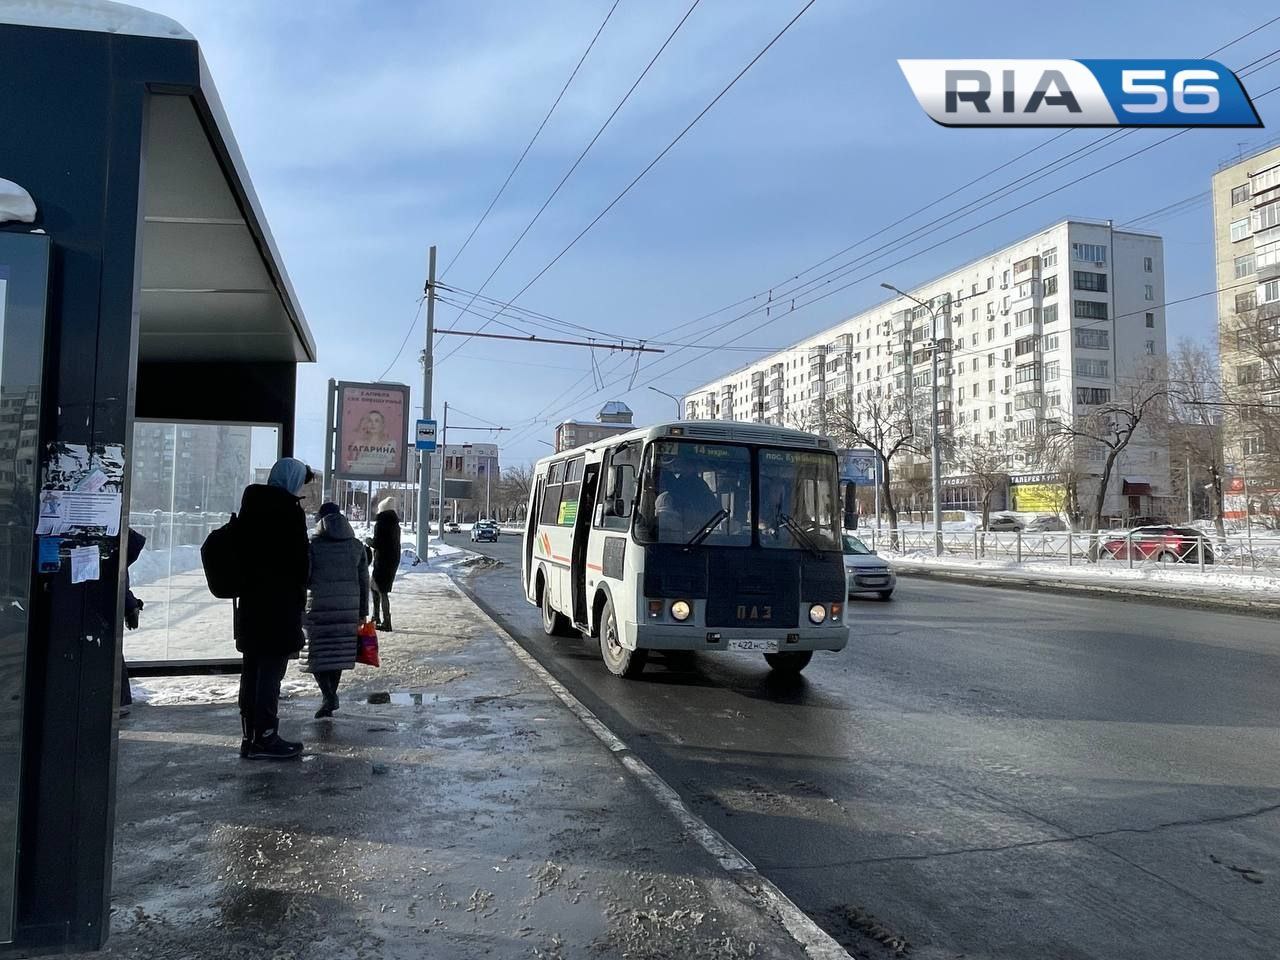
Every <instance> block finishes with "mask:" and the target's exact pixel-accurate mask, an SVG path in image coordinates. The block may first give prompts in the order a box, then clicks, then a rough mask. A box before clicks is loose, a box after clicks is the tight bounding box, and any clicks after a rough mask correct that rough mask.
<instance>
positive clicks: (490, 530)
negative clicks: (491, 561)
mask: <svg viewBox="0 0 1280 960" xmlns="http://www.w3.org/2000/svg"><path fill="white" fill-rule="evenodd" d="M471 542H472V543H480V542H486V543H497V542H498V525H497V524H496V523H494V522H493V521H492V520H477V521H476V522H475V523H473V524H472V525H471Z"/></svg>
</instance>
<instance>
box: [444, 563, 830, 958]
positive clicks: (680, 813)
mask: <svg viewBox="0 0 1280 960" xmlns="http://www.w3.org/2000/svg"><path fill="white" fill-rule="evenodd" d="M449 585H450V586H451V587H452V588H453V589H454V590H456V591H457V592H458V594H459V595H460V596H462V597H464V598H465V599H467V600H469V601H471V604H472V606H474V607H475V608H476V610H477V611H478V612H479V613H480V615H481V616H482V617H483V618H484V619H485V620H487V621H488V622H489V625H490V626H491V627H492V628H493V630H494V632H496V633H497V635H498V636H499V637H501V638H502V642H503V643H504V644H505V645H506V647H507V649H508V650H510V651H511V653H512V655H513V656H514V657H515V658H516V659H517V660H519V661H520V662H521V663H523V664H524V665H525V666H526V667H528V668H529V670H530V671H531V672H532V673H533V675H534V676H536V677H537V678H538V679H539V680H541V681H542V682H543V683H544V684H546V686H547V688H548V689H550V690H551V692H552V693H553V694H555V696H556V698H557V699H558V700H559V701H560V702H561V703H563V704H564V705H565V706H566V707H568V708H569V711H570V712H571V713H572V714H573V715H574V716H576V717H577V718H578V719H579V720H580V721H581V722H582V724H583V725H584V726H585V727H586V728H587V729H588V730H590V731H591V732H592V733H593V734H595V736H596V738H597V739H598V740H599V741H600V742H601V743H603V744H604V745H605V746H606V747H608V748H609V750H610V752H612V753H613V754H614V755H615V756H616V757H617V758H618V760H619V762H621V763H622V765H623V766H624V767H626V768H627V770H628V771H629V772H630V773H631V775H632V776H634V777H635V778H636V779H637V780H639V781H640V784H641V785H642V786H643V787H644V788H645V789H646V790H648V791H649V793H650V795H651V796H652V797H653V798H654V799H655V800H657V801H658V803H660V804H661V805H662V806H663V808H664V809H666V811H667V812H668V813H670V814H671V816H672V817H673V818H674V819H675V821H676V822H677V823H678V824H680V827H681V829H682V830H683V831H684V833H685V835H686V836H688V837H689V838H690V839H692V840H693V841H695V842H696V843H697V844H698V845H699V846H700V847H702V849H703V850H705V851H706V852H707V853H708V854H710V855H711V856H712V858H713V859H715V861H716V862H717V863H718V864H720V867H721V869H722V870H724V871H725V873H727V874H728V875H729V877H730V878H731V879H732V880H733V881H734V882H735V883H736V884H737V885H738V886H739V887H740V888H741V889H742V890H743V891H744V892H745V893H746V894H747V895H748V896H749V897H751V898H752V899H753V900H754V901H755V902H756V903H757V904H759V905H760V906H762V907H763V908H764V909H765V911H766V912H768V913H772V914H773V916H774V917H775V918H776V919H777V920H778V922H779V923H780V924H781V925H782V927H783V929H784V930H786V931H787V933H788V934H789V935H790V936H791V939H793V940H794V941H795V942H796V943H798V944H800V946H801V947H803V948H804V951H805V953H807V954H808V955H809V956H810V957H811V958H813V960H854V958H853V957H852V956H851V955H850V954H849V952H848V951H846V950H845V949H844V947H842V946H840V944H839V943H838V942H837V941H836V940H835V939H834V938H833V937H832V936H831V935H830V934H829V933H827V932H826V931H825V930H823V929H822V928H821V927H820V926H818V924H816V923H815V922H814V921H813V919H812V918H811V917H810V916H809V915H808V914H807V913H805V912H804V911H803V910H801V909H800V908H799V907H797V906H796V905H795V904H794V903H793V902H792V901H791V899H790V898H789V897H788V896H787V895H786V894H785V893H783V892H782V891H781V890H779V889H778V887H777V886H776V885H775V884H774V883H772V882H771V881H770V880H768V879H766V878H765V877H764V875H763V874H761V873H760V871H759V870H757V869H756V867H755V865H754V864H753V863H752V862H751V861H750V860H748V859H747V858H746V857H745V856H744V855H743V854H742V852H741V851H740V850H738V848H737V847H735V846H734V845H733V844H732V843H730V842H729V841H728V840H726V839H725V838H724V837H723V836H722V835H721V834H720V832H719V831H717V830H716V829H715V828H714V827H712V826H711V825H710V824H709V823H707V822H706V821H705V820H703V819H702V818H701V817H699V816H698V815H697V814H696V813H694V812H693V811H692V810H690V809H689V807H688V806H687V805H686V804H685V802H684V801H683V800H682V799H681V798H680V794H679V793H677V792H676V791H675V790H674V789H673V788H672V786H671V785H670V784H669V783H667V781H666V780H664V779H662V777H661V776H660V775H659V774H658V772H657V771H656V770H654V769H653V768H652V767H651V766H649V765H648V764H647V763H645V762H644V761H643V760H641V759H640V757H638V756H637V755H636V754H635V752H634V751H632V750H631V748H630V747H628V746H627V745H626V743H625V742H624V741H623V740H622V738H620V737H619V736H618V735H617V734H615V733H614V732H613V731H612V730H610V729H609V728H608V727H607V726H606V725H605V724H604V723H603V722H602V721H601V720H600V718H599V717H597V716H596V715H595V714H594V713H593V712H592V711H591V709H590V708H589V707H587V705H586V704H584V703H583V702H582V701H581V700H579V699H578V698H577V697H575V696H574V695H573V694H572V693H570V692H569V689H568V688H567V687H566V686H565V685H564V684H562V683H561V682H560V681H559V680H557V679H556V678H555V677H553V676H552V675H551V672H550V671H549V670H547V668H546V667H544V666H543V665H542V664H541V663H539V662H538V660H537V658H536V657H534V656H533V654H531V653H530V652H529V651H528V650H526V649H525V648H524V647H523V646H521V644H520V642H519V641H518V640H516V638H515V637H513V636H512V635H511V634H510V633H509V632H508V631H507V630H506V629H505V628H504V627H503V626H502V624H500V623H498V621H497V620H495V619H494V618H493V617H492V616H490V615H489V612H488V611H487V610H485V609H484V607H482V606H481V605H480V603H479V602H478V601H477V599H476V598H475V597H473V596H471V595H470V594H468V593H467V591H465V590H463V588H462V587H461V586H459V585H458V584H457V583H456V582H455V581H453V580H452V579H451V580H450V581H449Z"/></svg>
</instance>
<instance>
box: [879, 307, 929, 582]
mask: <svg viewBox="0 0 1280 960" xmlns="http://www.w3.org/2000/svg"><path fill="white" fill-rule="evenodd" d="M880 286H882V287H884V288H885V289H886V290H892V291H893V292H894V293H896V294H898V296H900V297H906V298H907V299H908V300H910V301H912V302H913V303H918V304H919V305H920V306H922V307H924V308H925V309H926V310H928V311H929V319H930V321H931V323H932V325H933V326H932V329H933V350H931V351H930V353H931V354H932V360H933V363H932V376H931V377H930V379H931V380H932V383H931V384H930V396H931V398H932V402H931V403H930V404H929V406H930V410H929V425H930V428H931V430H932V436H931V437H930V438H929V448H930V449H929V453H930V459H931V461H932V467H933V470H932V472H933V552H934V556H938V557H940V556H942V444H941V442H940V440H941V438H940V437H939V435H938V354H939V353H941V352H942V340H941V339H940V338H939V336H938V334H939V330H938V311H937V310H935V309H934V308H933V306H932V304H928V303H925V302H924V301H923V300H920V299H918V298H916V297H913V296H912V295H911V294H909V293H903V292H902V291H901V290H899V289H898V288H897V287H895V286H894V285H893V284H891V283H882V284H880Z"/></svg>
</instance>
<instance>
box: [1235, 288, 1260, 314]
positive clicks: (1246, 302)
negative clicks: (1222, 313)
mask: <svg viewBox="0 0 1280 960" xmlns="http://www.w3.org/2000/svg"><path fill="white" fill-rule="evenodd" d="M1257 305H1258V294H1257V293H1256V292H1255V291H1253V290H1248V291H1246V292H1245V293H1237V294H1236V313H1248V312H1249V311H1250V310H1252V309H1253V308H1254V307H1256V306H1257Z"/></svg>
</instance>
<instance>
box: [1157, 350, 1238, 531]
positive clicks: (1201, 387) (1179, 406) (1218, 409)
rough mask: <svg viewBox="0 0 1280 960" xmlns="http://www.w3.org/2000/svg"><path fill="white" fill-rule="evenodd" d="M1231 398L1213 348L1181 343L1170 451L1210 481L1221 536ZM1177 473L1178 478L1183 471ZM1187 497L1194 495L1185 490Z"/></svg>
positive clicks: (1173, 374) (1172, 364)
mask: <svg viewBox="0 0 1280 960" xmlns="http://www.w3.org/2000/svg"><path fill="white" fill-rule="evenodd" d="M1226 396H1227V393H1226V391H1225V390H1224V389H1223V385H1222V380H1221V368H1220V366H1219V364H1218V361H1217V358H1216V357H1214V356H1213V353H1212V352H1211V351H1210V350H1209V348H1208V347H1207V346H1205V345H1204V344H1203V343H1199V342H1196V341H1193V340H1186V339H1183V340H1181V341H1179V342H1178V345H1177V347H1176V348H1175V350H1174V353H1173V356H1172V357H1171V358H1170V359H1169V429H1170V433H1171V439H1172V440H1174V441H1175V442H1174V443H1172V444H1171V445H1170V448H1171V452H1180V453H1182V454H1183V456H1184V457H1186V461H1187V465H1188V468H1190V466H1191V465H1192V464H1194V465H1195V467H1196V472H1197V473H1199V474H1200V476H1201V477H1202V478H1203V477H1207V478H1208V480H1209V484H1208V486H1209V487H1210V488H1211V495H1210V497H1209V506H1210V510H1211V511H1212V516H1213V522H1214V526H1215V528H1216V529H1217V531H1218V536H1220V537H1221V536H1223V535H1224V530H1223V521H1222V512H1223V493H1224V490H1225V487H1226V482H1225V476H1224V475H1225V467H1224V465H1223V459H1222V411H1223V406H1224V405H1225V404H1226V403H1227V400H1226ZM1172 472H1173V473H1174V474H1175V477H1176V475H1177V473H1178V471H1177V470H1176V469H1175V470H1173V471H1172ZM1190 472H1191V471H1190V469H1188V470H1187V473H1188V474H1189V473H1190ZM1191 482H1192V481H1191V478H1190V477H1187V478H1186V479H1185V480H1184V481H1183V483H1184V485H1185V484H1187V483H1191ZM1174 487H1175V489H1176V488H1177V487H1178V484H1177V483H1175V484H1174ZM1182 493H1183V494H1184V495H1185V494H1187V493H1188V491H1187V490H1186V489H1185V487H1184V489H1183V490H1182Z"/></svg>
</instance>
